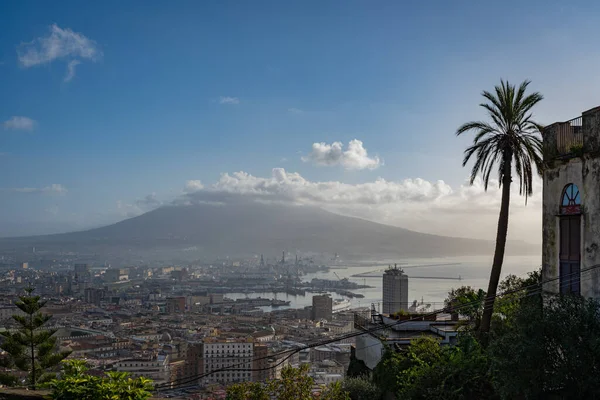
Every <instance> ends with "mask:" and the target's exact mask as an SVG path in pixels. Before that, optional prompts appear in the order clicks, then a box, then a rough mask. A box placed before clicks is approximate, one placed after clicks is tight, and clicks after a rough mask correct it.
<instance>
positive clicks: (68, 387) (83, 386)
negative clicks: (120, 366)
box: [47, 360, 152, 400]
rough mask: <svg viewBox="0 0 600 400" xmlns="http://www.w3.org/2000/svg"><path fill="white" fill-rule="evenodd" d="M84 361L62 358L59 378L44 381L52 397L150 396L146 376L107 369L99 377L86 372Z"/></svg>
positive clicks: (106, 399)
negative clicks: (130, 374)
mask: <svg viewBox="0 0 600 400" xmlns="http://www.w3.org/2000/svg"><path fill="white" fill-rule="evenodd" d="M86 371H87V367H86V364H85V361H82V360H68V361H65V362H64V366H63V374H62V377H61V378H60V379H53V380H52V381H50V382H49V384H48V385H47V386H48V387H49V388H50V389H51V390H52V393H51V394H50V398H51V399H53V400H116V399H126V400H146V399H148V398H149V397H150V396H151V393H150V392H151V390H152V384H151V383H152V381H151V380H150V379H147V378H143V377H141V378H137V379H132V378H130V377H129V375H128V374H127V373H125V372H107V373H106V377H103V378H100V377H97V376H91V375H88V374H87V373H86Z"/></svg>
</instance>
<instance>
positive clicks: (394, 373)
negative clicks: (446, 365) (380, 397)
mask: <svg viewBox="0 0 600 400" xmlns="http://www.w3.org/2000/svg"><path fill="white" fill-rule="evenodd" d="M440 353H441V350H440V344H439V341H437V340H436V339H432V338H430V337H425V336H424V337H422V338H419V339H416V340H414V341H413V342H412V343H411V345H410V346H408V348H407V349H405V350H404V351H403V352H397V351H394V350H393V349H392V348H389V347H388V348H387V349H386V351H385V353H384V355H383V357H382V358H381V360H380V361H379V363H378V364H377V366H376V367H375V369H374V370H373V382H374V383H375V384H376V385H377V386H378V387H379V388H380V389H381V390H382V392H383V393H384V394H386V393H394V394H395V393H400V392H402V391H403V390H404V388H405V387H407V386H410V385H411V384H412V382H413V378H414V377H415V375H414V374H415V370H416V369H418V368H419V367H420V366H422V365H425V364H426V365H431V364H435V363H436V361H438V360H439V358H440Z"/></svg>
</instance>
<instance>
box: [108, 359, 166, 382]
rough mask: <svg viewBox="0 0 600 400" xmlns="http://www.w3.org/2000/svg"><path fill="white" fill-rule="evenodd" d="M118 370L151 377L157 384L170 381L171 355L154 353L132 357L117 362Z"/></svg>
mask: <svg viewBox="0 0 600 400" xmlns="http://www.w3.org/2000/svg"><path fill="white" fill-rule="evenodd" d="M117 371H119V372H128V373H129V374H131V376H132V377H134V378H137V377H140V376H143V377H146V378H150V379H152V380H153V381H154V383H155V384H158V383H166V382H168V381H169V376H170V375H169V356H168V355H163V354H159V355H154V356H149V357H140V358H130V359H127V360H122V361H119V362H118V363H117Z"/></svg>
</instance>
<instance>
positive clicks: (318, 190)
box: [179, 168, 541, 242]
mask: <svg viewBox="0 0 600 400" xmlns="http://www.w3.org/2000/svg"><path fill="white" fill-rule="evenodd" d="M516 186H517V185H513V189H514V193H513V196H512V202H511V221H510V229H509V239H521V240H526V241H529V242H539V240H540V239H539V238H540V226H541V181H539V180H538V181H536V182H535V187H534V190H535V195H534V197H532V198H530V199H529V202H528V205H527V206H525V202H524V198H523V197H521V196H519V195H518V187H516ZM234 199H242V200H251V201H261V202H265V201H266V202H286V203H293V204H304V205H313V206H318V207H321V208H324V209H327V210H329V211H332V212H336V213H340V214H344V215H350V216H356V217H360V218H365V219H369V220H373V221H377V222H381V223H386V224H390V225H396V226H401V227H404V228H407V229H412V230H416V231H420V232H427V233H435V234H442V235H449V236H465V237H474V238H486V239H494V237H495V233H496V223H497V221H498V212H499V207H500V199H501V190H500V189H499V188H498V184H497V182H490V185H489V187H488V191H487V192H486V191H485V190H484V187H483V184H482V182H481V181H476V182H475V183H474V185H472V186H470V185H468V183H467V182H465V183H464V184H463V185H460V186H458V187H454V188H453V187H451V186H450V185H448V184H447V183H445V182H444V181H441V180H440V181H437V182H430V181H427V180H424V179H420V178H415V179H405V180H402V181H388V180H385V179H382V178H379V179H376V180H375V181H372V182H366V183H359V184H347V183H343V182H338V181H322V182H319V181H309V180H307V179H305V178H304V177H302V176H301V175H300V174H298V173H290V172H287V171H285V170H284V169H282V168H274V169H273V170H272V174H271V176H270V177H266V178H263V177H256V176H253V175H250V174H248V173H246V172H236V173H233V174H227V173H225V174H222V175H221V177H220V179H219V180H218V181H217V182H216V183H214V184H212V185H210V186H208V187H205V188H204V189H202V190H199V191H196V192H195V193H191V194H188V195H186V196H184V198H183V199H182V201H180V202H179V203H181V204H189V203H194V202H198V203H205V204H206V203H209V204H210V203H214V204H219V203H221V204H222V203H224V202H227V201H233V200H234Z"/></svg>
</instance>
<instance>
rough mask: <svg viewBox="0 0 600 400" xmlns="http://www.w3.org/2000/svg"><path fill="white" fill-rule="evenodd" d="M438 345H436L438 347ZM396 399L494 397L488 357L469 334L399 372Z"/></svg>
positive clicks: (454, 399) (466, 399) (443, 399)
mask: <svg viewBox="0 0 600 400" xmlns="http://www.w3.org/2000/svg"><path fill="white" fill-rule="evenodd" d="M438 347H439V346H438ZM401 379H404V382H401V383H400V385H399V386H400V390H399V391H398V392H397V396H396V397H397V398H399V399H414V400H416V399H419V400H430V399H431V400H436V399H439V400H471V399H472V400H476V399H495V398H497V397H496V395H495V391H494V388H493V385H492V380H491V376H490V374H489V358H488V356H487V353H486V352H485V350H484V349H483V348H482V347H481V346H480V345H479V343H478V342H477V340H476V339H475V338H474V337H473V336H471V335H470V334H464V335H462V336H461V337H460V339H459V342H458V344H457V345H456V346H445V347H442V348H440V349H439V352H436V357H435V358H431V359H430V360H429V362H421V363H415V364H413V366H412V367H411V368H410V369H409V370H408V371H405V373H404V374H402V375H401Z"/></svg>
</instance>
